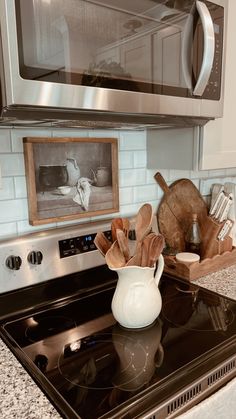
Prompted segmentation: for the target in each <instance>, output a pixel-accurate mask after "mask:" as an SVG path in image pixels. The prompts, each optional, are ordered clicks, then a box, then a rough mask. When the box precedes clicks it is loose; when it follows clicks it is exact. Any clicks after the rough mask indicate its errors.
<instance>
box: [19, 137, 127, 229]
mask: <svg viewBox="0 0 236 419" xmlns="http://www.w3.org/2000/svg"><path fill="white" fill-rule="evenodd" d="M23 141H24V157H25V167H26V182H27V191H28V197H29V198H28V207H29V222H30V224H32V225H38V224H40V225H41V224H46V223H52V222H59V221H69V220H76V219H78V218H82V217H93V216H98V215H105V214H111V213H114V212H118V211H119V194H118V191H119V188H118V144H117V139H116V138H74V137H65V138H64V137H58V138H57V137H40V138H37V137H27V138H24V140H23Z"/></svg>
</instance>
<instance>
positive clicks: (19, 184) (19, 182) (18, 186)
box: [14, 176, 27, 198]
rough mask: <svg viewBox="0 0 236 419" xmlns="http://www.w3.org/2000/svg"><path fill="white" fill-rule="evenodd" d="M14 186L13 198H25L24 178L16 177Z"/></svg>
mask: <svg viewBox="0 0 236 419" xmlns="http://www.w3.org/2000/svg"><path fill="white" fill-rule="evenodd" d="M14 185H15V197H16V198H27V188H26V180H25V177H24V176H18V177H15V178H14Z"/></svg>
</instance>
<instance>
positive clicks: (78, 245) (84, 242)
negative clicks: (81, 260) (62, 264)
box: [58, 230, 111, 259]
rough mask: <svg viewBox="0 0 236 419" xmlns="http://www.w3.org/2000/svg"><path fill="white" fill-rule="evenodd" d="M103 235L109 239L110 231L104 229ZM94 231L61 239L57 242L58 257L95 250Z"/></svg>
mask: <svg viewBox="0 0 236 419" xmlns="http://www.w3.org/2000/svg"><path fill="white" fill-rule="evenodd" d="M104 234H105V236H106V237H107V238H108V239H109V240H111V231H110V230H108V231H105V232H104ZM95 237H96V233H92V234H86V235H84V236H78V237H72V238H70V239H63V240H60V241H59V242H58V244H59V251H60V258H61V259H62V258H66V257H69V256H74V255H78V254H80V253H86V252H92V251H93V250H97V247H96V245H95V243H94V239H95Z"/></svg>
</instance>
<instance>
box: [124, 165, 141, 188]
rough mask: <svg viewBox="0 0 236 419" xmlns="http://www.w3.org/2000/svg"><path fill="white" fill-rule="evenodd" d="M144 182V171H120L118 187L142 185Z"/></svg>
mask: <svg viewBox="0 0 236 419" xmlns="http://www.w3.org/2000/svg"><path fill="white" fill-rule="evenodd" d="M145 181H146V170H145V169H132V170H121V171H120V187H125V186H136V185H143V184H144V183H145Z"/></svg>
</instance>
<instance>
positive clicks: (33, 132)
mask: <svg viewBox="0 0 236 419" xmlns="http://www.w3.org/2000/svg"><path fill="white" fill-rule="evenodd" d="M24 137H51V131H50V129H43V128H34V129H32V128H17V129H15V128H14V129H12V130H11V143H12V151H13V152H14V153H21V152H23V138H24Z"/></svg>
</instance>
